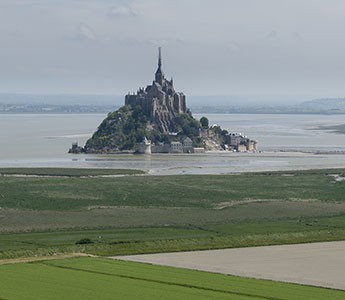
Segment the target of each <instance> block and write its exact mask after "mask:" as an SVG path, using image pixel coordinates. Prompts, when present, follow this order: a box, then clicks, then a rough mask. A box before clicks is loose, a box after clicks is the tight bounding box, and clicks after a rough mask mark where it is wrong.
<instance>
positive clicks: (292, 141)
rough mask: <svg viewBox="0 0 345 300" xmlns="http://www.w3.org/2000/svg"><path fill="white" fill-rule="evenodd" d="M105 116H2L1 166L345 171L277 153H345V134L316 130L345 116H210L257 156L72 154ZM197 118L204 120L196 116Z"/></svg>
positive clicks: (339, 162)
mask: <svg viewBox="0 0 345 300" xmlns="http://www.w3.org/2000/svg"><path fill="white" fill-rule="evenodd" d="M104 117H105V115H102V114H88V115H85V114H83V115H71V114H68V115H66V114H60V115H58V114H57V115H34V114H27V115H23V114H20V115H19V114H17V115H14V114H9V115H0V140H1V141H2V142H1V147H0V166H1V167H5V166H6V167H20V166H27V167H34V166H42V167H44V166H45V167H101V168H103V167H105V168H140V169H143V170H147V171H150V173H152V174H205V173H209V174H216V173H218V174H219V173H230V172H243V171H244V172H248V171H263V170H289V169H306V168H325V167H345V155H330V154H328V155H326V154H322V155H315V154H305V153H294V152H289V153H287V152H285V153H284V152H281V153H273V152H272V150H276V149H295V150H323V151H325V150H327V151H328V150H330V151H334V150H345V135H340V134H335V133H330V132H325V131H319V130H310V129H312V128H315V127H317V126H319V125H337V124H342V123H343V122H344V123H345V118H344V117H343V116H338V115H334V116H323V115H243V114H237V115H215V114H213V115H207V117H208V118H209V119H210V123H211V124H219V125H221V126H222V127H224V128H226V129H228V130H230V131H233V132H242V133H245V134H246V135H248V136H249V137H250V138H253V139H257V140H258V141H259V147H260V149H262V150H265V151H264V153H257V154H249V153H248V154H246V153H244V154H236V153H207V154H193V155H167V154H157V155H152V156H136V155H108V156H107V155H69V154H67V150H68V148H69V147H70V145H71V144H72V142H75V141H77V142H79V144H81V145H83V144H84V143H85V141H86V140H87V139H88V138H89V137H90V136H91V134H92V132H94V131H95V129H96V128H97V126H98V125H99V124H100V122H101V121H102V120H103V118H104ZM196 117H200V116H198V115H196Z"/></svg>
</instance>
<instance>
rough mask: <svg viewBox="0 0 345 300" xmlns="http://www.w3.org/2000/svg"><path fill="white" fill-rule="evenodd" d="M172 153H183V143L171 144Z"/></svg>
mask: <svg viewBox="0 0 345 300" xmlns="http://www.w3.org/2000/svg"><path fill="white" fill-rule="evenodd" d="M170 152H171V153H183V145H182V143H181V142H171V143H170Z"/></svg>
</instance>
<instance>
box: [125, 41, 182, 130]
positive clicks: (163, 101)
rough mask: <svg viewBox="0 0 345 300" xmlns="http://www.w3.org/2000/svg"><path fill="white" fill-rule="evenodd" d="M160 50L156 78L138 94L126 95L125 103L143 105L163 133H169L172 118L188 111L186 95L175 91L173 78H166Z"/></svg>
mask: <svg viewBox="0 0 345 300" xmlns="http://www.w3.org/2000/svg"><path fill="white" fill-rule="evenodd" d="M158 50H159V54H158V68H157V71H156V73H155V80H154V81H153V82H152V84H151V85H148V86H147V87H146V88H145V89H144V88H139V90H138V91H137V93H136V94H128V95H126V97H125V104H126V105H131V106H132V107H135V106H138V105H139V106H141V108H142V110H143V111H144V113H145V114H146V116H147V117H148V118H149V119H150V120H151V121H155V123H156V124H157V125H158V126H159V127H160V130H161V131H162V132H163V133H169V132H170V121H171V120H172V118H173V117H174V116H176V115H177V114H181V113H185V112H186V96H185V95H184V94H183V93H179V92H176V91H175V89H174V83H173V79H172V78H171V80H168V79H166V78H165V76H164V73H163V71H162V57H161V48H160V47H159V48H158Z"/></svg>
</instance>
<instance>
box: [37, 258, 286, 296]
mask: <svg viewBox="0 0 345 300" xmlns="http://www.w3.org/2000/svg"><path fill="white" fill-rule="evenodd" d="M38 263H40V264H43V265H46V266H50V267H53V268H60V269H65V270H71V271H79V272H86V273H91V274H99V275H106V276H112V277H118V278H126V279H132V280H141V281H146V282H153V283H159V284H163V285H172V286H179V287H185V288H192V289H198V290H204V291H209V292H217V293H223V294H230V295H237V296H245V297H250V298H257V299H267V300H286V298H276V297H270V296H261V295H253V294H249V293H241V292H235V291H227V290H222V289H216V288H207V287H203V286H198V285H193V284H187V283H177V282H169V281H164V280H157V279H148V278H142V277H136V276H129V275H121V274H111V273H106V272H100V271H94V270H86V269H79V268H75V267H68V266H59V265H53V264H49V263H46V262H44V261H40V262H38Z"/></svg>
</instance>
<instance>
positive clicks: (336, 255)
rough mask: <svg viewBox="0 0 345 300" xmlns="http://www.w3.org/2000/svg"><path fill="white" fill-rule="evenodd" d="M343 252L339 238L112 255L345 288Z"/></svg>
mask: <svg viewBox="0 0 345 300" xmlns="http://www.w3.org/2000/svg"><path fill="white" fill-rule="evenodd" d="M344 253H345V242H344V241H339V242H327V243H311V244H298V245H279V246H266V247H251V248H240V249H223V250H210V251H192V252H179V253H164V254H147V255H133V256H122V257H115V258H116V259H121V260H126V261H135V262H143V263H150V264H157V265H164V266H172V267H180V268H188V269H194V270H202V271H209V272H216V273H222V274H231V275H238V276H244V277H253V278H261V279H270V280H276V281H284V282H293V283H299V284H307V285H315V286H322V287H328V288H336V289H341V290H345V281H344V278H345V256H344Z"/></svg>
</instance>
